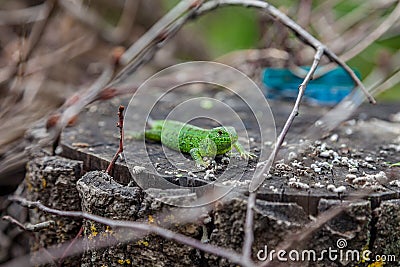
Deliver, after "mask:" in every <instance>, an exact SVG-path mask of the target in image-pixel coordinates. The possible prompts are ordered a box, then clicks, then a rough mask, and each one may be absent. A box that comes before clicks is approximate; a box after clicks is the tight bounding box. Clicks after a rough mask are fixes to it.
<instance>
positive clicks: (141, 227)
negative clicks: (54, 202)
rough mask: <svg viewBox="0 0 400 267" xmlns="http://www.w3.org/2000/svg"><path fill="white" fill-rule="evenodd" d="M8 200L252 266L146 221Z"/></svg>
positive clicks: (230, 252)
mask: <svg viewBox="0 0 400 267" xmlns="http://www.w3.org/2000/svg"><path fill="white" fill-rule="evenodd" d="M9 200H11V201H15V202H18V203H19V204H20V205H22V206H24V207H27V208H38V209H39V210H41V211H44V212H47V213H50V214H54V215H59V216H64V217H73V218H81V219H87V220H92V221H95V222H98V223H101V224H104V225H108V226H110V227H111V228H129V229H132V230H135V231H138V232H141V233H146V234H150V233H154V234H157V235H159V236H161V237H163V238H165V239H168V240H173V241H176V242H178V243H181V244H185V245H188V246H191V247H193V248H197V249H200V250H202V251H204V252H207V253H211V254H214V255H217V256H220V257H224V258H226V259H228V260H230V261H231V262H233V263H237V264H240V265H242V266H249V267H250V266H254V263H253V262H248V261H247V260H246V259H243V257H242V256H241V255H239V254H238V253H236V252H234V251H233V250H228V249H225V248H221V247H216V246H214V245H210V244H205V243H202V242H201V241H199V240H197V239H193V238H190V237H187V236H185V235H182V234H178V233H175V232H173V231H171V230H168V229H164V228H162V227H159V226H156V225H153V224H147V223H140V222H132V221H122V220H112V219H108V218H104V217H101V216H97V215H93V214H89V213H87V212H82V211H64V210H57V209H52V208H49V207H47V206H45V205H43V204H41V203H40V202H38V201H36V202H33V201H29V200H27V199H25V198H22V197H19V196H10V197H9Z"/></svg>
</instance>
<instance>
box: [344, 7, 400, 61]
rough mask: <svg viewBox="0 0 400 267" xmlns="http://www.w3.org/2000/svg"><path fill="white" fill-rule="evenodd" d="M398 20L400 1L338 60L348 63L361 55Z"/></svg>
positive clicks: (399, 16)
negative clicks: (374, 27)
mask: <svg viewBox="0 0 400 267" xmlns="http://www.w3.org/2000/svg"><path fill="white" fill-rule="evenodd" d="M399 18H400V0H398V1H397V5H396V7H395V9H394V10H393V11H392V13H390V15H389V16H388V17H387V18H386V19H385V20H384V21H383V22H382V23H381V25H379V27H377V28H376V29H375V30H374V31H373V32H371V33H370V34H369V35H368V36H366V37H365V38H363V39H362V41H361V42H359V43H358V44H357V45H356V46H354V47H353V48H352V49H350V50H349V51H347V52H346V53H344V54H343V55H342V56H340V58H341V59H342V60H343V61H348V60H350V59H352V58H353V57H355V56H356V55H358V54H359V53H361V51H363V50H364V49H365V48H367V47H368V46H369V45H370V44H372V43H373V42H375V41H376V40H377V39H378V38H379V37H381V36H382V35H383V34H384V33H385V32H386V31H387V30H389V28H390V27H392V26H393V25H394V24H395V23H396V21H397V20H398V19H399Z"/></svg>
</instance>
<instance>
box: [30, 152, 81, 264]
mask: <svg viewBox="0 0 400 267" xmlns="http://www.w3.org/2000/svg"><path fill="white" fill-rule="evenodd" d="M81 175H82V162H81V161H76V160H70V159H65V158H62V157H58V156H46V157H38V158H35V159H33V160H31V161H29V162H28V165H27V173H26V178H25V184H26V188H27V194H26V195H27V198H28V199H29V200H31V201H40V202H41V203H43V204H44V205H46V206H49V207H51V208H55V209H60V210H72V211H74V210H80V205H81V204H80V198H79V195H78V191H77V190H76V182H77V181H78V179H80V178H81ZM29 215H30V216H29V218H30V223H31V224H37V223H42V222H46V221H54V224H52V226H50V227H49V228H47V229H43V230H41V231H39V232H36V233H35V235H36V239H35V241H34V242H33V243H32V246H31V250H32V251H37V250H39V249H41V248H45V247H48V246H51V245H61V244H62V243H63V242H66V241H69V240H72V239H73V238H74V237H75V236H76V235H77V234H78V232H79V229H80V228H81V226H82V221H81V220H79V219H71V218H66V217H60V216H54V215H50V214H47V213H44V212H42V211H39V210H36V209H32V210H30V213H29ZM33 261H34V257H33ZM79 262H80V257H73V258H67V259H63V266H76V265H77V264H79Z"/></svg>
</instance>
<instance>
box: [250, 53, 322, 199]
mask: <svg viewBox="0 0 400 267" xmlns="http://www.w3.org/2000/svg"><path fill="white" fill-rule="evenodd" d="M323 52H324V50H323V47H321V48H318V49H317V53H316V54H315V56H314V61H313V64H312V65H311V68H310V70H309V71H308V73H307V75H306V77H305V78H304V80H303V82H302V83H301V84H300V86H299V92H298V94H297V99H296V102H295V104H294V106H293V110H292V112H291V113H290V115H289V117H288V119H287V121H286V123H285V125H284V126H283V129H282V131H281V133H280V134H279V136H278V139H277V140H276V143H275V146H274V149H273V151H272V152H271V155H270V157H269V158H268V160H267V161H266V162H265V164H264V166H263V168H260V170H259V171H257V173H256V174H255V175H254V178H253V180H252V181H251V183H250V187H249V191H250V192H255V191H257V189H258V188H259V187H260V186H261V184H262V183H263V182H264V177H263V175H262V174H263V173H266V172H268V171H269V169H270V167H271V166H272V164H273V162H274V160H275V158H276V156H277V155H278V152H279V149H280V147H281V145H282V143H283V140H284V139H285V137H286V135H287V133H288V131H289V128H290V127H291V125H292V123H293V120H294V118H295V117H296V116H297V115H298V111H299V106H300V102H301V99H302V98H303V95H304V91H305V89H306V87H307V84H308V82H309V81H310V80H311V77H312V75H313V74H314V72H315V70H316V69H317V66H318V64H319V61H320V60H321V57H322V54H323Z"/></svg>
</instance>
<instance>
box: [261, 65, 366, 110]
mask: <svg viewBox="0 0 400 267" xmlns="http://www.w3.org/2000/svg"><path fill="white" fill-rule="evenodd" d="M302 68H303V69H305V70H308V69H309V67H302ZM316 73H318V69H317V71H316ZM355 73H356V75H357V76H358V77H359V78H360V74H359V73H358V72H357V71H356V70H355ZM302 81H303V79H301V78H299V77H297V76H295V75H294V74H293V73H292V72H291V71H290V70H289V69H281V68H266V69H264V71H263V73H262V82H263V83H264V85H265V88H264V89H265V91H264V92H265V96H266V97H267V98H270V99H289V100H291V99H295V98H296V97H297V93H298V88H299V85H300V84H301V82H302ZM353 88H354V81H353V80H352V79H351V77H350V76H349V74H348V73H347V72H345V70H344V69H343V68H336V69H334V70H331V71H330V72H327V73H326V74H324V75H322V76H321V77H319V78H316V79H314V80H311V81H310V82H309V84H308V86H307V88H306V91H305V94H304V100H305V101H306V102H309V103H311V104H317V105H325V106H332V105H335V104H337V103H338V102H340V101H341V100H342V99H343V98H345V97H346V96H347V95H348V94H349V93H350V92H351V91H352V90H353Z"/></svg>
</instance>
